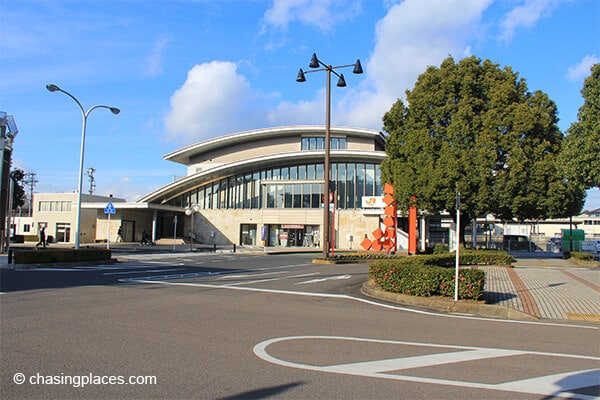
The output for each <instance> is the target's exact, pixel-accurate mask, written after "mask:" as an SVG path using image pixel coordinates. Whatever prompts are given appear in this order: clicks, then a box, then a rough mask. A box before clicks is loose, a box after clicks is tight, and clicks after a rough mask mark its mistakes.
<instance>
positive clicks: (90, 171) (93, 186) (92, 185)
mask: <svg viewBox="0 0 600 400" xmlns="http://www.w3.org/2000/svg"><path fill="white" fill-rule="evenodd" d="M94 172H96V169H95V168H94V167H89V168H88V169H87V170H86V171H85V173H86V174H87V176H88V178H90V194H94V189H96V182H95V181H94Z"/></svg>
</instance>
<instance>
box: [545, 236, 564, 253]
mask: <svg viewBox="0 0 600 400" xmlns="http://www.w3.org/2000/svg"><path fill="white" fill-rule="evenodd" d="M546 251H547V252H549V253H560V252H561V251H562V239H561V238H558V237H553V238H550V239H549V240H548V243H547V244H546Z"/></svg>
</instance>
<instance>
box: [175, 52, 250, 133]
mask: <svg viewBox="0 0 600 400" xmlns="http://www.w3.org/2000/svg"><path fill="white" fill-rule="evenodd" d="M254 97H256V94H255V93H253V91H252V88H251V86H250V83H249V82H248V80H247V79H246V77H244V76H243V75H241V74H240V73H238V71H237V65H236V64H235V63H232V62H227V61H212V62H210V63H205V64H198V65H195V66H194V67H192V69H191V70H190V71H189V72H188V76H187V79H186V81H185V83H184V84H183V86H181V87H180V88H179V89H177V91H175V93H174V94H173V96H171V111H170V112H169V114H168V115H167V116H166V117H165V125H166V128H167V133H168V135H167V139H169V140H173V141H176V142H180V143H191V142H196V141H200V140H204V139H207V138H211V137H215V136H218V135H222V134H225V133H229V132H231V131H234V130H237V129H248V127H249V126H254V125H255V124H254V123H253V121H255V120H256V119H257V118H262V117H261V114H260V112H258V111H257V110H254V109H252V99H253V98H254Z"/></svg>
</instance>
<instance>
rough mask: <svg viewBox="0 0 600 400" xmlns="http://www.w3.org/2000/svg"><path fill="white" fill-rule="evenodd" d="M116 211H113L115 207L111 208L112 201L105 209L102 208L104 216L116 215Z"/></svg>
mask: <svg viewBox="0 0 600 400" xmlns="http://www.w3.org/2000/svg"><path fill="white" fill-rule="evenodd" d="M116 213H117V210H115V206H113V203H112V201H109V202H108V204H107V205H106V207H104V214H116Z"/></svg>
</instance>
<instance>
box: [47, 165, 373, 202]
mask: <svg viewBox="0 0 600 400" xmlns="http://www.w3.org/2000/svg"><path fill="white" fill-rule="evenodd" d="M330 174H331V175H330V176H331V182H332V189H335V198H336V201H337V207H338V208H341V209H352V208H359V207H360V205H361V198H362V196H379V195H381V187H382V186H381V183H380V179H381V170H380V168H379V165H378V164H374V163H351V162H349V163H332V164H331V170H330ZM323 177H324V166H323V164H322V163H316V164H314V163H311V164H299V165H293V166H286V167H277V168H270V169H263V170H257V171H252V172H249V173H244V174H240V175H236V176H231V177H227V178H223V179H220V180H218V181H215V182H211V183H208V184H206V185H203V186H201V187H199V188H196V189H192V190H190V191H189V192H186V193H184V194H182V195H181V196H179V197H177V198H175V199H173V200H171V201H170V202H169V204H171V205H181V204H183V206H185V205H189V202H190V201H192V202H194V203H197V204H198V205H200V207H201V208H202V209H219V208H221V209H258V208H321V206H322V204H321V202H322V195H323V186H324V184H323ZM69 208H70V203H68V202H63V203H60V202H59V203H58V204H51V203H50V202H40V211H44V209H46V210H47V211H50V210H59V209H63V210H64V209H69Z"/></svg>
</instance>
